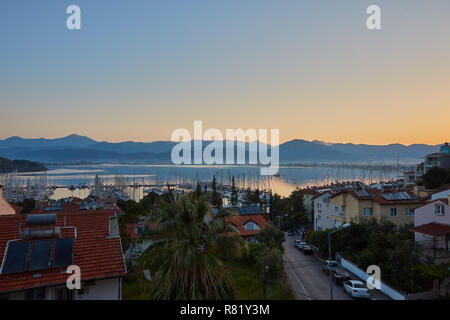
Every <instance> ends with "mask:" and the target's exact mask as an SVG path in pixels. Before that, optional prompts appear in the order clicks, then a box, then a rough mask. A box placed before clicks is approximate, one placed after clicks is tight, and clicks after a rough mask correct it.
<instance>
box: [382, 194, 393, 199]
mask: <svg viewBox="0 0 450 320" xmlns="http://www.w3.org/2000/svg"><path fill="white" fill-rule="evenodd" d="M381 196H382V197H383V198H385V199H386V200H393V199H392V195H391V194H390V193H383V194H382V195H381Z"/></svg>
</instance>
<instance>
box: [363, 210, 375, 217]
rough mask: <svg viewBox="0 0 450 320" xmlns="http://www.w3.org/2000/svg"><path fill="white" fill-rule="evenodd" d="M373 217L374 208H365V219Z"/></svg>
mask: <svg viewBox="0 0 450 320" xmlns="http://www.w3.org/2000/svg"><path fill="white" fill-rule="evenodd" d="M372 215H373V209H372V208H364V216H365V217H371V216H372Z"/></svg>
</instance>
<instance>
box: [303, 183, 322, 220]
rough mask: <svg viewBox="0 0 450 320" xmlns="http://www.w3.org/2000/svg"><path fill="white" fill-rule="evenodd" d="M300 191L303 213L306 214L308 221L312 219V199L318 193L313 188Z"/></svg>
mask: <svg viewBox="0 0 450 320" xmlns="http://www.w3.org/2000/svg"><path fill="white" fill-rule="evenodd" d="M300 192H301V193H302V195H303V206H304V207H305V213H306V214H307V215H308V218H309V221H313V219H314V202H313V199H314V197H316V196H317V195H319V194H320V193H319V192H317V191H316V190H314V189H309V188H307V189H302V190H300Z"/></svg>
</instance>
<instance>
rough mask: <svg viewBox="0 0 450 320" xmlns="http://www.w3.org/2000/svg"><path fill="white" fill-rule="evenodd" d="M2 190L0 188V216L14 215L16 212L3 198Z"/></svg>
mask: <svg viewBox="0 0 450 320" xmlns="http://www.w3.org/2000/svg"><path fill="white" fill-rule="evenodd" d="M2 189H3V188H0V216H2V215H10V214H16V210H14V208H13V207H12V206H11V205H10V204H9V203H8V201H6V200H5V198H3V190H2Z"/></svg>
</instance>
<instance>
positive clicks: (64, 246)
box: [53, 238, 73, 268]
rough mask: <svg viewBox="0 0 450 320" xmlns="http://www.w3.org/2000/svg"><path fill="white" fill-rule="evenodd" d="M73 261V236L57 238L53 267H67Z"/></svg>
mask: <svg viewBox="0 0 450 320" xmlns="http://www.w3.org/2000/svg"><path fill="white" fill-rule="evenodd" d="M72 262H73V238H64V239H56V240H55V255H54V258H53V267H55V268H58V267H67V266H70V265H71V264H72Z"/></svg>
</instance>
